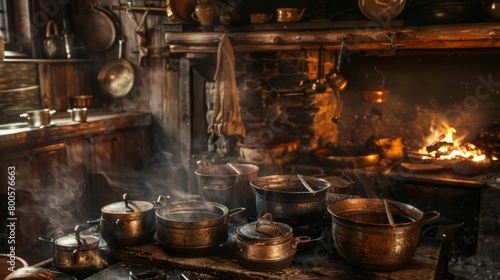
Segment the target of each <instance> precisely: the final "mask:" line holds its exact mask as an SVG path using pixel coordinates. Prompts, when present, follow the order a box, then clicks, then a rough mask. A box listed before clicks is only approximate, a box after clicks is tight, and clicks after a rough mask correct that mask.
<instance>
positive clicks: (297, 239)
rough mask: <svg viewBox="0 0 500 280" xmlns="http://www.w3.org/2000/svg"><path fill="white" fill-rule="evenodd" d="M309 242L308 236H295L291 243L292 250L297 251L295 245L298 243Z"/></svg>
mask: <svg viewBox="0 0 500 280" xmlns="http://www.w3.org/2000/svg"><path fill="white" fill-rule="evenodd" d="M309 241H311V237H309V236H297V237H295V238H294V239H293V241H292V248H293V249H294V250H296V249H297V245H298V244H299V243H305V242H309Z"/></svg>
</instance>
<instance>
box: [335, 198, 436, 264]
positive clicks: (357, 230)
mask: <svg viewBox="0 0 500 280" xmlns="http://www.w3.org/2000/svg"><path fill="white" fill-rule="evenodd" d="M389 209H390V211H391V213H392V216H393V218H394V222H395V225H390V224H389V221H388V218H387V212H386V210H385V205H384V201H383V200H382V199H378V198H347V199H342V200H337V201H334V202H332V203H330V205H329V206H328V212H329V213H330V214H331V217H332V236H333V241H334V244H335V248H336V250H337V252H338V253H339V255H340V257H341V258H342V260H343V261H344V262H346V263H347V264H349V265H352V266H355V267H358V268H362V269H367V270H375V271H392V270H397V269H400V268H402V267H404V266H405V265H406V264H408V262H409V261H410V260H411V259H412V257H413V255H414V254H415V250H416V249H417V245H418V242H419V238H420V229H421V227H422V225H423V224H425V223H428V222H430V221H433V220H435V219H437V218H439V217H440V213H439V212H436V211H428V212H425V213H423V212H422V211H420V210H418V209H417V208H415V207H413V206H411V205H408V204H404V203H401V202H396V201H389ZM430 215H433V216H430ZM424 216H430V217H428V218H424Z"/></svg>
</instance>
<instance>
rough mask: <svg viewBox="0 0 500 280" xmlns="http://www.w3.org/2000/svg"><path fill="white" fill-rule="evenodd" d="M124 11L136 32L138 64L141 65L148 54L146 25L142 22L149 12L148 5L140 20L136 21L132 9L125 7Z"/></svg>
mask: <svg viewBox="0 0 500 280" xmlns="http://www.w3.org/2000/svg"><path fill="white" fill-rule="evenodd" d="M125 11H126V12H127V15H128V17H129V19H130V21H131V22H132V25H133V26H134V29H135V32H136V34H137V48H138V49H139V63H138V64H139V66H140V67H142V66H143V58H144V57H146V56H147V55H148V47H147V34H146V30H147V28H146V26H145V25H144V22H145V20H146V17H147V16H148V13H149V6H148V9H147V10H146V11H144V14H143V15H142V18H141V22H140V23H137V20H136V18H135V15H134V14H133V12H132V9H130V8H126V9H125Z"/></svg>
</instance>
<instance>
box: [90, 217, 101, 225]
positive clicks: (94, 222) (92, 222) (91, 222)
mask: <svg viewBox="0 0 500 280" xmlns="http://www.w3.org/2000/svg"><path fill="white" fill-rule="evenodd" d="M100 223H101V219H96V220H90V221H87V224H88V225H91V226H94V225H97V226H99V224H100Z"/></svg>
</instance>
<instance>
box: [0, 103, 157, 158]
mask: <svg viewBox="0 0 500 280" xmlns="http://www.w3.org/2000/svg"><path fill="white" fill-rule="evenodd" d="M151 123H152V115H151V113H149V112H89V113H88V117H87V121H86V122H74V121H72V120H71V117H70V116H69V114H68V113H64V114H63V113H56V114H54V115H53V116H52V118H51V124H50V125H49V126H47V127H44V128H30V127H24V128H17V129H0V151H10V150H12V149H16V148H17V147H20V148H30V147H34V146H39V145H44V144H48V143H54V142H57V141H62V140H65V139H68V138H72V137H79V136H83V135H92V134H96V133H105V132H106V133H108V132H112V131H116V130H120V129H126V128H134V127H148V126H150V125H151ZM1 127H2V126H0V128H1Z"/></svg>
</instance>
